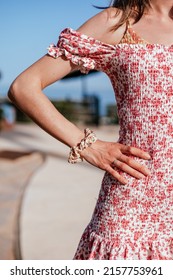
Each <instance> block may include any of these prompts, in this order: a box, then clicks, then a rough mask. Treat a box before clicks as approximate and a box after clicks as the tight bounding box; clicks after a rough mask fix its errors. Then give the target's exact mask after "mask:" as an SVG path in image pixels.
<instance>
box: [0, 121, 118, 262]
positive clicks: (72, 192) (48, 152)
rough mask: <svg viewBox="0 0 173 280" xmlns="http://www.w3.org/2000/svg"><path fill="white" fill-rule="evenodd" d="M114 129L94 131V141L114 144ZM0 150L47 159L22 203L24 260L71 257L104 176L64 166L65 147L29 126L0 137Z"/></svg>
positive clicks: (85, 166) (96, 171)
mask: <svg viewBox="0 0 173 280" xmlns="http://www.w3.org/2000/svg"><path fill="white" fill-rule="evenodd" d="M118 130H119V127H118V126H108V127H101V128H94V131H95V132H96V134H97V136H98V138H100V139H102V140H107V141H116V140H117V138H118ZM0 149H1V150H3V149H4V150H9V151H37V152H40V153H41V154H44V155H45V156H46V160H45V162H44V164H43V165H42V167H41V168H39V170H38V171H37V172H36V173H35V174H34V175H33V176H32V178H31V179H30V182H29V184H28V187H27V189H26V191H25V195H24V199H23V201H22V209H21V217H20V244H21V250H22V257H23V259H42V260H44V259H52V260H53V259H57V260H60V259H72V258H73V255H74V253H75V250H76V247H77V245H78V242H79V240H80V237H81V234H82V232H83V230H84V229H85V227H86V225H87V224H88V222H89V220H90V218H91V215H92V212H93V210H94V206H95V203H96V200H97V196H98V193H99V189H100V185H101V181H102V177H103V174H104V172H103V171H102V170H99V169H97V168H95V167H93V166H91V165H89V164H88V163H79V164H76V165H71V164H69V163H68V162H67V157H68V153H69V148H68V147H66V146H65V145H63V144H61V143H60V142H58V141H57V140H55V139H54V138H52V137H50V136H49V135H48V134H47V133H45V132H44V131H43V130H41V129H40V128H39V127H37V126H36V125H34V124H29V125H16V126H15V127H14V129H12V130H11V131H7V132H3V133H1V140H0Z"/></svg>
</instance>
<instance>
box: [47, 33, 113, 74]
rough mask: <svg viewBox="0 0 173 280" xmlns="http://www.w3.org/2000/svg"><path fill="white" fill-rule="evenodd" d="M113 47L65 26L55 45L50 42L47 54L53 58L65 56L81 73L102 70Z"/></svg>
mask: <svg viewBox="0 0 173 280" xmlns="http://www.w3.org/2000/svg"><path fill="white" fill-rule="evenodd" d="M113 49H114V46H112V45H108V44H105V43H103V42H101V41H99V40H96V39H94V38H92V37H89V36H87V35H84V34H82V33H80V32H78V31H75V30H73V29H71V28H66V29H64V30H63V31H62V32H61V34H60V36H59V40H58V43H57V45H54V44H51V45H50V46H49V47H48V54H49V55H50V56H52V57H54V58H57V57H59V56H61V55H63V56H65V57H66V58H67V59H69V60H71V62H72V63H73V64H75V65H78V66H79V70H80V71H81V72H82V73H86V74H87V73H88V72H89V71H90V70H92V69H95V70H98V71H104V67H105V66H106V61H107V59H108V56H109V54H110V52H112V50H113Z"/></svg>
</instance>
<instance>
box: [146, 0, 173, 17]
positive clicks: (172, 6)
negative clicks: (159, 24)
mask: <svg viewBox="0 0 173 280" xmlns="http://www.w3.org/2000/svg"><path fill="white" fill-rule="evenodd" d="M149 10H150V12H152V13H154V14H157V15H159V16H160V17H162V16H163V17H164V16H168V15H170V13H171V14H172V10H173V1H172V0H150V8H149Z"/></svg>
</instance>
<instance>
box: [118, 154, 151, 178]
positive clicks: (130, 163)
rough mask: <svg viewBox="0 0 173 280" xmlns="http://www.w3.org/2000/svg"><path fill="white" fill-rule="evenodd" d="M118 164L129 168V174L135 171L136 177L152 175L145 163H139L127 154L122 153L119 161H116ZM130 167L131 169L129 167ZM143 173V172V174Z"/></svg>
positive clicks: (122, 167)
mask: <svg viewBox="0 0 173 280" xmlns="http://www.w3.org/2000/svg"><path fill="white" fill-rule="evenodd" d="M116 166H117V167H119V168H121V169H123V170H124V171H126V170H127V172H128V173H129V174H131V173H133V174H132V175H134V176H135V177H137V178H138V177H139V178H142V177H143V174H144V175H146V176H148V175H150V171H149V170H148V168H147V167H145V166H144V165H142V164H140V163H138V162H137V161H136V160H134V159H132V158H130V157H128V156H126V155H123V154H122V155H121V157H120V158H119V160H118V161H116ZM128 167H129V169H128ZM141 173H143V174H141Z"/></svg>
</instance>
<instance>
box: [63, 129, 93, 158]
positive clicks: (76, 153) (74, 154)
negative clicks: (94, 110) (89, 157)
mask: <svg viewBox="0 0 173 280" xmlns="http://www.w3.org/2000/svg"><path fill="white" fill-rule="evenodd" d="M84 134H85V137H84V138H83V139H82V140H81V141H80V143H78V144H77V145H76V146H73V147H71V148H70V154H69V158H68V162H69V163H77V162H81V161H83V158H82V157H81V155H80V153H81V152H82V151H83V150H84V149H86V148H88V147H90V146H91V145H92V144H93V143H95V142H96V141H97V137H96V135H95V133H94V132H93V131H92V130H90V129H89V128H86V129H85V130H84Z"/></svg>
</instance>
